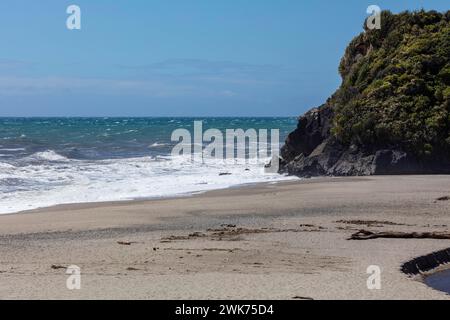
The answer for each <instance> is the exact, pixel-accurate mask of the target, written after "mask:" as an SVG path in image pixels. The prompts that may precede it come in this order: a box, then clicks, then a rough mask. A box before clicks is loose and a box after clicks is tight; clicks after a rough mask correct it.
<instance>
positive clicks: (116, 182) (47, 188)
mask: <svg viewBox="0 0 450 320" xmlns="http://www.w3.org/2000/svg"><path fill="white" fill-rule="evenodd" d="M31 157H33V159H39V160H45V162H43V163H39V162H31V163H30V164H28V165H25V166H23V165H22V166H17V167H16V166H13V165H10V164H6V163H1V162H0V214H4V213H13V212H18V211H23V210H30V209H36V208H41V207H48V206H53V205H57V204H69V203H88V202H105V201H122V200H132V199H138V198H157V197H170V196H177V195H184V194H186V195H188V194H194V193H198V192H203V191H207V190H213V189H224V188H229V187H232V186H237V185H241V184H249V183H257V182H274V181H280V180H286V179H294V178H292V177H286V176H282V175H278V174H268V173H265V172H264V168H263V166H262V165H261V164H245V163H243V162H242V161H240V163H237V164H235V163H234V161H231V162H228V163H225V162H224V161H218V160H208V161H206V163H205V164H203V165H201V164H195V163H192V162H191V160H190V158H188V157H183V156H178V157H174V158H172V157H169V156H167V157H157V158H150V157H146V158H129V159H119V160H97V161H85V160H70V159H67V158H65V157H63V156H61V155H59V154H57V153H55V152H53V151H45V152H40V153H36V154H34V155H32V156H31ZM220 173H228V174H227V175H220ZM11 181H12V182H11ZM17 181H20V185H19V186H17V185H16V184H17V183H16V182H17ZM15 183H16V184H15Z"/></svg>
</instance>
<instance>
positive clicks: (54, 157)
mask: <svg viewBox="0 0 450 320" xmlns="http://www.w3.org/2000/svg"><path fill="white" fill-rule="evenodd" d="M29 158H33V159H37V160H47V161H65V160H68V159H67V158H66V157H64V156H62V155H60V154H58V153H56V152H55V151H52V150H47V151H42V152H36V153H34V154H32V155H31V156H29Z"/></svg>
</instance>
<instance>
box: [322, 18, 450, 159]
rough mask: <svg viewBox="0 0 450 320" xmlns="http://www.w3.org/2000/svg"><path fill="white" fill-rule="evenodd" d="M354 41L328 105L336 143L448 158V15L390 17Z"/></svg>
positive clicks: (383, 19) (449, 50)
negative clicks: (332, 116)
mask: <svg viewBox="0 0 450 320" xmlns="http://www.w3.org/2000/svg"><path fill="white" fill-rule="evenodd" d="M381 23H382V25H381V29H380V30H366V31H365V32H364V33H361V34H360V35H359V36H357V37H356V38H354V39H353V40H352V42H351V43H350V45H349V46H348V48H347V49H346V52H345V55H344V57H343V58H342V61H341V64H340V67H339V72H340V74H341V76H342V79H343V82H342V85H341V87H340V88H339V89H338V91H337V92H336V93H335V94H334V95H333V96H332V97H331V98H330V99H329V100H328V101H327V105H329V106H332V108H333V113H334V118H333V121H332V125H331V127H332V128H331V133H332V135H334V137H335V138H337V140H338V141H340V142H341V143H342V144H343V145H356V146H363V147H366V148H367V147H370V148H373V149H376V148H380V147H383V148H386V147H392V148H399V149H402V150H404V151H407V152H411V153H413V154H415V155H416V156H418V157H427V156H430V155H433V154H435V153H438V154H440V155H442V154H450V11H448V12H446V13H438V12H436V11H428V12H426V11H418V12H413V13H411V12H404V13H400V14H392V13H390V12H389V11H383V12H382V17H381Z"/></svg>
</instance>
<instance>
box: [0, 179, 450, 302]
mask: <svg viewBox="0 0 450 320" xmlns="http://www.w3.org/2000/svg"><path fill="white" fill-rule="evenodd" d="M445 196H450V176H384V177H361V178H323V179H314V180H303V181H298V182H297V181H296V182H286V183H278V184H261V185H255V186H248V187H243V188H238V189H228V190H220V191H211V192H207V193H204V194H201V195H196V196H192V197H184V198H176V199H161V200H150V201H133V202H121V203H102V204H80V205H66V206H57V207H53V208H47V209H41V210H36V211H32V212H25V213H19V214H13V215H2V216H0V298H2V299H26V298H31V299H80V298H82V299H304V298H312V299H448V298H449V296H447V295H445V293H443V292H439V291H436V290H433V289H431V288H430V287H428V286H426V285H425V284H424V283H423V282H422V281H418V279H417V278H414V279H412V278H409V277H408V276H407V275H405V274H403V273H402V272H401V271H400V266H401V264H402V263H403V262H406V261H408V260H410V259H411V258H413V257H416V256H420V255H425V254H428V253H430V252H433V251H437V250H441V249H445V248H449V247H450V240H434V239H373V240H367V241H354V240H348V238H349V237H350V236H351V235H352V234H353V233H355V232H357V231H358V230H360V229H365V230H370V231H404V232H431V231H433V232H442V231H448V229H449V225H450V218H449V216H448V215H449V209H450V201H449V200H437V199H438V198H441V197H445ZM70 265H77V266H79V267H80V268H81V289H80V290H68V289H67V288H66V279H67V277H68V275H66V274H65V267H67V266H70ZM370 265H377V266H379V267H380V268H381V289H380V290H369V289H368V288H367V278H368V277H369V274H367V273H366V271H367V268H368V266H370ZM419 280H420V279H419Z"/></svg>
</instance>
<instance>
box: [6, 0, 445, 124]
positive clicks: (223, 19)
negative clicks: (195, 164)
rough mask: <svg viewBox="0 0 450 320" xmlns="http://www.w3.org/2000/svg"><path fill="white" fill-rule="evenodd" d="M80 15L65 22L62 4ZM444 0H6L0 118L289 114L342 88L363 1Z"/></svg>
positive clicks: (441, 7) (440, 1)
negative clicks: (75, 25) (344, 59)
mask: <svg viewBox="0 0 450 320" xmlns="http://www.w3.org/2000/svg"><path fill="white" fill-rule="evenodd" d="M71 4H76V5H78V6H80V8H81V11H82V18H81V21H82V22H81V23H82V25H81V26H82V29H81V30H68V29H67V28H66V19H67V17H68V14H67V13H66V8H67V7H68V6H69V5H71ZM371 4H376V5H378V6H380V7H381V8H382V9H389V10H391V11H393V12H399V11H403V10H407V9H408V10H414V9H420V8H425V9H435V10H438V11H445V10H448V9H450V6H449V2H448V0H427V1H415V0H404V1H393V0H387V1H380V0H372V1H364V0H347V1H335V0H333V1H331V0H328V1H325V0H304V1H301V0H214V1H212V0H109V1H106V0H72V1H63V0H45V1H31V0H26V1H24V0H14V1H11V0H3V1H1V3H0V39H1V41H2V45H1V46H0V48H1V49H0V116H296V115H299V114H301V113H303V112H305V111H306V110H308V109H309V108H311V107H314V106H318V105H320V104H321V103H323V102H324V101H325V100H326V98H327V97H328V96H330V95H331V94H332V93H333V92H334V91H335V89H336V88H337V87H338V86H339V84H340V78H339V75H338V72H337V67H338V64H339V60H340V58H341V56H342V54H343V52H344V50H345V47H346V46H347V44H348V42H349V41H350V40H351V39H352V38H353V37H354V36H356V35H357V34H358V33H360V32H361V31H362V25H363V21H364V19H365V18H366V16H367V14H366V8H367V7H368V5H371Z"/></svg>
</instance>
